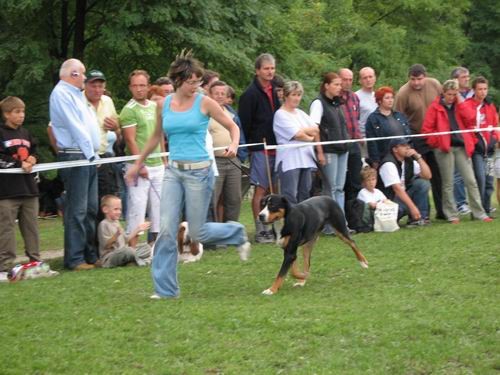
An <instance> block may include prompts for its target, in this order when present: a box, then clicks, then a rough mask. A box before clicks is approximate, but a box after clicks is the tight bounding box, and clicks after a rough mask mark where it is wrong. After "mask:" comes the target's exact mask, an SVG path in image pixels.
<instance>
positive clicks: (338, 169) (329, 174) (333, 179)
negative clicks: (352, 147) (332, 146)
mask: <svg viewBox="0 0 500 375" xmlns="http://www.w3.org/2000/svg"><path fill="white" fill-rule="evenodd" d="M348 157H349V153H348V152H344V153H343V154H334V153H326V154H325V158H326V165H324V166H323V167H322V168H321V170H322V172H323V176H324V177H325V178H324V180H323V194H324V193H325V192H326V193H328V195H329V196H331V197H332V198H333V199H334V200H335V201H336V202H337V203H338V204H339V206H340V208H342V211H344V203H345V193H344V185H345V179H346V175H347V159H348Z"/></svg>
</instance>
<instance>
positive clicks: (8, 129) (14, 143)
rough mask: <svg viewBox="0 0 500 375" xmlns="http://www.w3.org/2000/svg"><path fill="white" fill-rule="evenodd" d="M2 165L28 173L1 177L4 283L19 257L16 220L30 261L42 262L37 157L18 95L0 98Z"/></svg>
mask: <svg viewBox="0 0 500 375" xmlns="http://www.w3.org/2000/svg"><path fill="white" fill-rule="evenodd" d="M0 110H1V112H2V118H3V123H2V124H1V125H0V168H3V169H5V168H22V169H23V171H24V172H26V173H17V174H4V175H3V176H2V178H0V222H1V223H2V230H1V231H0V282H2V281H7V272H8V271H9V270H10V269H11V268H12V266H13V263H14V261H15V259H16V219H18V220H19V229H20V230H21V234H22V236H23V239H24V245H25V253H26V256H28V258H29V259H30V261H40V260H41V259H40V253H39V238H38V224H37V217H38V187H37V184H36V181H35V174H34V173H30V172H31V170H32V168H33V165H35V164H36V162H37V159H36V157H35V156H34V155H35V145H34V143H33V139H32V137H31V135H30V133H29V132H28V130H26V129H24V128H22V127H21V126H22V124H23V122H24V110H25V105H24V103H23V101H22V100H21V99H19V98H17V97H14V96H8V97H6V98H5V99H4V100H2V101H0Z"/></svg>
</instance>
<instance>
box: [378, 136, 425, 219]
mask: <svg viewBox="0 0 500 375" xmlns="http://www.w3.org/2000/svg"><path fill="white" fill-rule="evenodd" d="M390 149H391V152H390V153H389V154H388V155H386V156H385V157H384V159H382V162H381V166H380V169H379V174H380V180H381V182H382V184H383V188H382V191H383V192H384V193H385V195H386V196H387V197H388V198H389V199H391V200H393V201H394V202H396V203H398V204H399V214H398V220H399V219H400V218H401V217H403V216H406V215H408V216H409V218H408V225H411V226H419V225H425V224H428V223H429V208H428V207H429V188H430V183H429V180H430V178H431V177H432V174H431V170H430V168H429V166H428V165H427V163H426V162H425V160H424V159H423V158H422V155H420V154H419V153H418V152H417V151H416V150H415V149H413V148H411V147H410V145H409V143H408V140H407V139H406V138H395V139H392V140H391V141H390Z"/></svg>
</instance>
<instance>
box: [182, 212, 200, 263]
mask: <svg viewBox="0 0 500 375" xmlns="http://www.w3.org/2000/svg"><path fill="white" fill-rule="evenodd" d="M177 250H178V251H179V256H178V258H177V262H179V263H180V262H182V263H191V262H196V261H198V260H200V259H201V257H202V255H203V244H201V243H199V242H195V241H192V240H191V237H190V236H189V226H188V223H187V221H183V222H182V223H181V224H180V225H179V231H178V232H177Z"/></svg>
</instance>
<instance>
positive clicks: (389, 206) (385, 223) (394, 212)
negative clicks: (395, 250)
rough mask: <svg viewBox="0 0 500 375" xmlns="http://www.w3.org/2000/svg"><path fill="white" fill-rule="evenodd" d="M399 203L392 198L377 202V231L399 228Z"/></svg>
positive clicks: (392, 230)
mask: <svg viewBox="0 0 500 375" xmlns="http://www.w3.org/2000/svg"><path fill="white" fill-rule="evenodd" d="M398 210H399V205H398V204H397V203H394V202H393V201H391V200H386V201H384V202H379V203H377V208H375V213H374V221H375V222H374V225H373V228H374V230H375V232H395V231H397V230H398V229H399V225H398Z"/></svg>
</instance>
